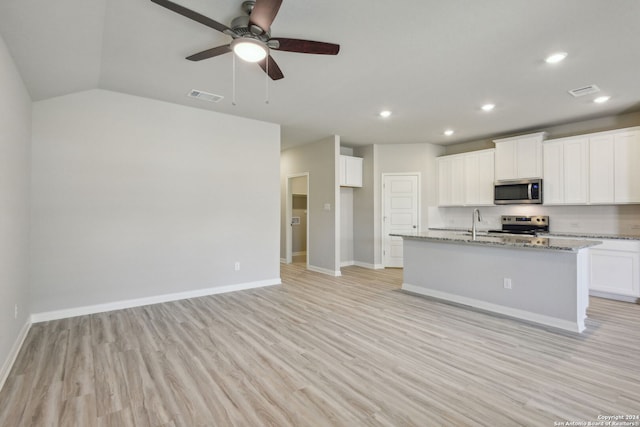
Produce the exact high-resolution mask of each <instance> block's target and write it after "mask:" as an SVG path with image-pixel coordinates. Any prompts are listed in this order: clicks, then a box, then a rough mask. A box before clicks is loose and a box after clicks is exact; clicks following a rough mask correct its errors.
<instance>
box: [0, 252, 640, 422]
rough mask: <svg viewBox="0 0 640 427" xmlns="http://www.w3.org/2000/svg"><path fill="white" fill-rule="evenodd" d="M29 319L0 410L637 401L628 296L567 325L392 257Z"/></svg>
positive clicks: (395, 418) (279, 414)
mask: <svg viewBox="0 0 640 427" xmlns="http://www.w3.org/2000/svg"><path fill="white" fill-rule="evenodd" d="M281 273H282V279H283V285H282V286H277V287H267V288H262V289H254V290H248V291H241V292H235V293H230V294H221V295H214V296H210V297H203V298H195V299H190V300H183V301H174V302H170V303H165V304H156V305H150V306H144V307H137V308H132V309H127V310H119V311H113V312H109V313H98V314H94V315H89V316H80V317H76V318H71V319H62V320H57V321H51V322H46V323H40V324H36V325H33V327H32V328H31V330H30V332H29V334H28V336H27V338H26V339H25V343H24V345H23V347H22V349H21V351H20V353H19V355H18V358H17V360H16V363H15V364H14V366H13V369H12V371H11V373H10V375H9V378H8V380H7V381H6V383H5V385H4V388H3V389H2V390H0V425H2V426H11V427H13V426H56V427H57V426H79V425H81V426H88V427H93V426H97V427H99V426H118V427H122V426H140V427H156V426H163V427H164V426H166V427H182V426H188V427H193V426H248V427H249V426H250V427H253V426H278V427H286V426H296V427H297V426H323V427H324V426H376V427H377V426H425V425H444V426H514V425H527V426H528V425H531V426H538V425H541V426H542V425H553V424H554V422H557V421H597V416H598V415H611V414H636V413H638V408H640V363H639V362H638V361H639V360H640V328H639V327H638V325H640V306H638V305H635V304H629V303H622V302H617V301H610V300H603V299H599V298H591V300H590V306H589V309H588V315H589V318H588V319H587V322H586V323H587V331H586V332H585V333H584V334H580V335H578V334H572V333H567V332H565V331H559V330H554V329H550V328H545V327H540V326H536V325H531V324H528V323H526V322H521V321H517V320H513V319H509V318H506V317H502V316H496V315H490V314H486V313H483V312H480V311H477V310H472V309H467V308H464V307H461V306H457V305H450V304H445V303H443V302H440V301H437V300H434V299H429V298H423V297H418V296H415V295H410V294H407V293H404V292H402V291H400V290H399V288H400V284H401V283H402V270H398V269H387V270H375V271H374V270H367V269H363V268H359V267H348V268H344V269H343V276H342V277H338V278H336V277H330V276H326V275H323V274H319V273H314V272H309V271H306V270H305V269H304V266H303V265H302V266H301V265H299V264H292V265H284V266H282V272H281Z"/></svg>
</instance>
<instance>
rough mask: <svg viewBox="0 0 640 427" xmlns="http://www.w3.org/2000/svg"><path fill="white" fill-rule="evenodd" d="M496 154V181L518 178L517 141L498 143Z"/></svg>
mask: <svg viewBox="0 0 640 427" xmlns="http://www.w3.org/2000/svg"><path fill="white" fill-rule="evenodd" d="M495 156H496V157H495V178H496V181H500V180H503V179H514V178H517V176H518V175H517V169H516V141H505V142H500V143H496V154H495Z"/></svg>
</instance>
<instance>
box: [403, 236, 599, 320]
mask: <svg viewBox="0 0 640 427" xmlns="http://www.w3.org/2000/svg"><path fill="white" fill-rule="evenodd" d="M394 236H398V237H402V238H403V240H404V242H403V247H404V279H403V284H402V289H403V290H405V291H408V292H411V293H416V294H420V295H426V296H429V297H434V298H438V299H442V300H446V301H450V302H454V303H458V304H463V305H467V306H471V307H476V308H479V309H482V310H486V311H490V312H494V313H499V314H503V315H507V316H510V317H515V318H518V319H522V320H527V321H530V322H535V323H538V324H542V325H546V326H552V327H554V328H560V329H564V330H568V331H572V332H583V331H584V329H585V319H586V310H587V306H588V304H589V283H588V280H589V278H588V264H587V262H588V254H587V249H588V248H589V247H591V246H595V245H598V244H599V243H600V242H594V241H587V240H580V239H576V240H573V239H569V240H567V239H554V238H549V237H528V236H506V235H498V236H493V235H478V236H476V238H475V239H474V238H472V236H471V235H470V234H469V233H465V232H455V231H435V230H430V231H428V232H424V233H415V234H414V233H410V234H394Z"/></svg>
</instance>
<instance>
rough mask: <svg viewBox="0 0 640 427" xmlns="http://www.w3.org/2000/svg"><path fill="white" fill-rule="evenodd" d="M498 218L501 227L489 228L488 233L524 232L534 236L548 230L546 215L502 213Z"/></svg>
mask: <svg viewBox="0 0 640 427" xmlns="http://www.w3.org/2000/svg"><path fill="white" fill-rule="evenodd" d="M500 218H501V222H502V229H500V230H489V233H500V234H525V235H530V236H535V235H536V234H537V233H543V232H548V231H549V217H548V216H542V215H537V216H517V215H503V216H502V217H500Z"/></svg>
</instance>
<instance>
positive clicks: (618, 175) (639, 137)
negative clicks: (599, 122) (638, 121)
mask: <svg viewBox="0 0 640 427" xmlns="http://www.w3.org/2000/svg"><path fill="white" fill-rule="evenodd" d="M613 138H614V164H615V169H614V186H615V191H614V199H615V202H616V203H640V167H638V165H640V131H634V132H624V133H621V134H618V135H614V137H613Z"/></svg>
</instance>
